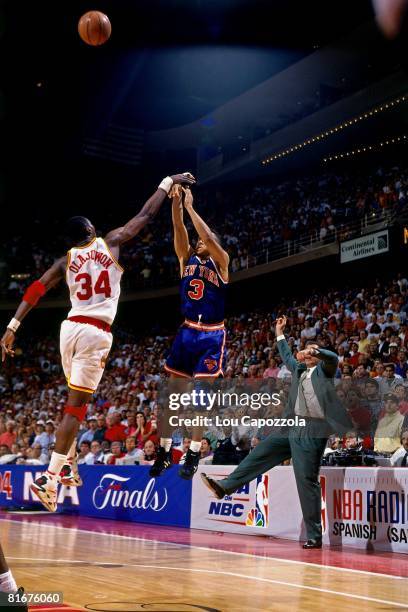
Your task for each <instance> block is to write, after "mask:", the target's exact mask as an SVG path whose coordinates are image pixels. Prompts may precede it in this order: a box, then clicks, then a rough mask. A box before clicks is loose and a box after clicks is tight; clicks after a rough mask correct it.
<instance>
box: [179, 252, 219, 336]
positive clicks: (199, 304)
mask: <svg viewBox="0 0 408 612" xmlns="http://www.w3.org/2000/svg"><path fill="white" fill-rule="evenodd" d="M226 286H227V283H226V282H225V281H223V280H222V278H221V276H220V274H219V273H218V270H217V267H216V265H215V264H214V261H213V260H212V258H211V257H210V258H209V259H207V260H206V261H201V260H200V259H199V258H198V257H197V255H191V256H190V258H189V260H188V262H187V263H186V265H185V266H184V272H183V277H182V279H181V284H180V294H181V312H182V313H183V315H184V316H185V317H186V319H189V320H190V321H197V322H200V323H208V324H210V323H220V322H222V321H223V320H224V316H225V315H224V310H225V291H226Z"/></svg>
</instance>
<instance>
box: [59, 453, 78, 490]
mask: <svg viewBox="0 0 408 612" xmlns="http://www.w3.org/2000/svg"><path fill="white" fill-rule="evenodd" d="M60 479H61V480H60V482H61V484H62V485H65V486H66V487H82V484H83V482H82V478H81V476H80V475H79V470H78V464H77V460H76V458H74V459H72V461H69V462H68V463H66V464H65V465H63V466H62V470H61V472H60Z"/></svg>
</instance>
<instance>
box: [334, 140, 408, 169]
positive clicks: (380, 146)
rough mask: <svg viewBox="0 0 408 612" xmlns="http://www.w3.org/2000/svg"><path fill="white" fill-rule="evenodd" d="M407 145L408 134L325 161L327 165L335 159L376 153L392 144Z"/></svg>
mask: <svg viewBox="0 0 408 612" xmlns="http://www.w3.org/2000/svg"><path fill="white" fill-rule="evenodd" d="M398 143H401V144H404V143H405V144H407V143H408V136H407V134H403V135H402V136H395V137H393V138H389V139H388V140H385V141H384V142H379V143H377V144H374V145H363V146H361V145H360V146H359V147H358V148H357V149H352V150H351V151H344V152H343V153H333V154H332V155H328V156H327V157H324V158H323V161H324V162H325V163H327V162H330V161H333V160H334V159H343V158H344V157H350V156H353V155H358V154H359V153H367V152H369V151H375V150H381V148H382V147H386V146H389V145H392V144H398Z"/></svg>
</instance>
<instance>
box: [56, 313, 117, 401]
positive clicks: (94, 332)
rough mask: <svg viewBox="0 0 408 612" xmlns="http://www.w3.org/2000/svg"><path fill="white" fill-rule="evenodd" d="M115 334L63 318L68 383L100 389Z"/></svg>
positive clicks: (79, 388) (89, 389) (63, 353)
mask: <svg viewBox="0 0 408 612" xmlns="http://www.w3.org/2000/svg"><path fill="white" fill-rule="evenodd" d="M112 339H113V337H112V334H111V333H110V332H106V331H103V330H102V329H99V328H98V327H95V325H91V324H89V323H76V322H75V321H68V320H66V321H63V323H62V325H61V332H60V350H61V359H62V367H63V370H64V374H65V377H66V379H67V381H68V387H70V388H71V389H76V390H77V391H87V392H89V393H93V392H94V391H96V389H97V387H98V385H99V383H100V381H101V378H102V375H103V371H104V369H105V363H106V360H107V357H108V355H109V351H110V349H111V346H112Z"/></svg>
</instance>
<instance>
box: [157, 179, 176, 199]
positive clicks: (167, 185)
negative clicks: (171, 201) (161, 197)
mask: <svg viewBox="0 0 408 612" xmlns="http://www.w3.org/2000/svg"><path fill="white" fill-rule="evenodd" d="M172 187H173V179H172V178H171V177H170V176H166V178H164V179H163V180H162V182H161V183H160V185H159V189H163V191H165V192H166V193H167V195H168V194H169V191H170V189H171V188H172Z"/></svg>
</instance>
